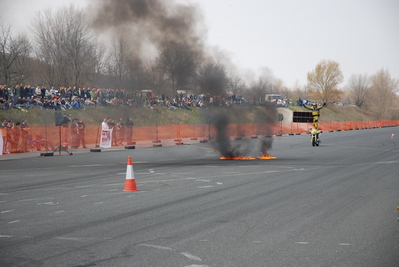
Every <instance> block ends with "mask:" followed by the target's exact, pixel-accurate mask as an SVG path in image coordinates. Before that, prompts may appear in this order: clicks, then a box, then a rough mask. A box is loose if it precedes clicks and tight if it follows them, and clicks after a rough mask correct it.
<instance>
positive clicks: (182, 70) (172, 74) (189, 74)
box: [158, 42, 202, 93]
mask: <svg viewBox="0 0 399 267" xmlns="http://www.w3.org/2000/svg"><path fill="white" fill-rule="evenodd" d="M201 58H202V55H201V53H200V52H199V51H197V50H195V49H194V48H192V47H191V46H189V45H188V44H184V43H174V42H171V43H169V44H168V45H167V46H166V47H165V48H164V49H163V50H162V51H161V54H160V55H159V57H158V62H159V63H160V64H161V65H163V66H164V67H165V70H166V73H167V75H168V78H169V79H170V81H171V84H172V90H173V93H175V92H176V91H177V90H179V89H185V88H187V87H189V86H190V85H192V83H193V80H194V78H195V74H196V70H197V67H198V65H199V63H200V62H201Z"/></svg>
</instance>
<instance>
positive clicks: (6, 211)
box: [1, 210, 14, 213]
mask: <svg viewBox="0 0 399 267" xmlns="http://www.w3.org/2000/svg"><path fill="white" fill-rule="evenodd" d="M13 211H14V210H4V211H2V212H1V213H9V212H13Z"/></svg>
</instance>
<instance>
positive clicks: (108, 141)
mask: <svg viewBox="0 0 399 267" xmlns="http://www.w3.org/2000/svg"><path fill="white" fill-rule="evenodd" d="M112 130H113V129H103V130H102V131H101V140H100V147H102V148H110V147H111V145H112Z"/></svg>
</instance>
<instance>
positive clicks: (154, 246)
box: [139, 244, 172, 250]
mask: <svg viewBox="0 0 399 267" xmlns="http://www.w3.org/2000/svg"><path fill="white" fill-rule="evenodd" d="M139 246H144V247H149V248H156V249H162V250H172V249H171V248H168V247H163V246H157V245H150V244H139Z"/></svg>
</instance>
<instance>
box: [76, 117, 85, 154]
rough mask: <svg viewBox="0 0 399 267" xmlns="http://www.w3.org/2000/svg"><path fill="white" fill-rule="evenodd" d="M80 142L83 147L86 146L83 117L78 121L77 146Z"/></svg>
mask: <svg viewBox="0 0 399 267" xmlns="http://www.w3.org/2000/svg"><path fill="white" fill-rule="evenodd" d="M80 144H82V147H83V148H87V147H86V124H85V123H84V121H83V119H80V120H79V121H78V143H77V146H78V147H79V146H80Z"/></svg>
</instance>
